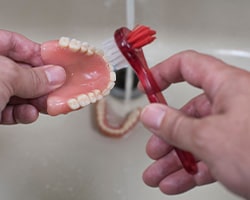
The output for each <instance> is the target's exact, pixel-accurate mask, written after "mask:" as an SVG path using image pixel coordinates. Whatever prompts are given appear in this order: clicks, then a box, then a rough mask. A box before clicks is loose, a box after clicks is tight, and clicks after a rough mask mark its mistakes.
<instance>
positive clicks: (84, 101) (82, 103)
mask: <svg viewBox="0 0 250 200" xmlns="http://www.w3.org/2000/svg"><path fill="white" fill-rule="evenodd" d="M77 101H78V103H79V104H80V106H81V107H85V106H87V105H89V104H90V99H89V97H88V95H86V94H81V95H79V96H78V97H77Z"/></svg>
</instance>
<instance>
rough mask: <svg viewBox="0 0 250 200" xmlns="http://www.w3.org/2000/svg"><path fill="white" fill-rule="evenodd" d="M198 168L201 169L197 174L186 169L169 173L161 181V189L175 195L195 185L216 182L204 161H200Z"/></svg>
mask: <svg viewBox="0 0 250 200" xmlns="http://www.w3.org/2000/svg"><path fill="white" fill-rule="evenodd" d="M198 168H199V171H198V173H197V174H195V175H190V174H188V173H186V171H185V170H184V169H182V170H179V171H176V172H175V173H172V174H169V175H168V176H166V177H164V178H163V179H162V180H161V181H160V183H159V188H160V190H161V191H162V192H163V193H165V194H168V195H175V194H180V193H183V192H186V191H188V190H190V189H192V188H194V187H195V186H201V185H206V184H210V183H213V182H215V179H214V178H213V176H212V175H211V173H210V172H209V170H208V168H207V166H206V165H205V164H204V163H203V162H199V163H198Z"/></svg>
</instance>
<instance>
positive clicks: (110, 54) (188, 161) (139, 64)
mask: <svg viewBox="0 0 250 200" xmlns="http://www.w3.org/2000/svg"><path fill="white" fill-rule="evenodd" d="M155 34H156V31H154V30H151V29H150V28H149V27H147V26H143V25H139V26H137V27H136V28H134V29H133V30H132V31H131V30H130V29H128V28H127V27H121V28H119V29H117V30H116V31H115V33H114V37H113V38H111V39H110V40H108V41H106V42H104V44H103V50H104V52H105V56H106V58H107V60H108V61H109V62H110V64H112V65H113V66H114V67H115V69H116V70H119V69H122V68H125V67H128V66H129V64H130V65H131V67H132V68H133V70H134V71H135V73H136V75H137V77H138V79H139V80H140V82H141V84H142V86H143V88H144V91H145V93H146V94H147V97H148V99H149V101H150V102H151V103H162V104H166V105H167V102H166V100H165V98H164V96H163V95H162V93H161V91H160V88H159V86H158V85H157V83H156V81H155V80H154V78H153V75H152V73H151V71H150V69H149V68H148V65H147V62H146V59H145V57H144V53H143V50H142V47H143V46H145V45H147V44H149V43H151V42H152V41H154V40H155V38H156V37H155V36H154V35H155ZM174 149H175V151H176V153H177V155H178V157H179V159H180V161H181V163H182V165H183V167H184V169H185V170H186V171H187V172H188V173H190V174H196V173H197V172H198V168H197V164H196V162H195V158H194V157H193V155H192V154H191V153H189V152H186V151H183V150H180V149H178V148H176V147H174Z"/></svg>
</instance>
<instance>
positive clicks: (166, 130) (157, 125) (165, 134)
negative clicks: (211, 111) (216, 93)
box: [140, 104, 215, 158]
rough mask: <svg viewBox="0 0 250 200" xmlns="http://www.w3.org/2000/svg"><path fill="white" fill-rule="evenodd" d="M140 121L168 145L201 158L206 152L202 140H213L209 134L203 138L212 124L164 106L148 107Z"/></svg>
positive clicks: (153, 105) (143, 111)
mask: <svg viewBox="0 0 250 200" xmlns="http://www.w3.org/2000/svg"><path fill="white" fill-rule="evenodd" d="M214 117H215V116H214ZM140 120H141V122H142V123H143V124H144V126H145V127H146V128H148V129H149V130H151V131H152V132H153V133H155V134H156V135H157V136H158V137H160V138H162V139H163V140H164V141H166V142H167V143H169V144H171V145H173V146H175V147H178V148H180V149H183V150H186V151H189V152H191V153H195V154H196V155H197V156H199V158H201V157H200V156H201V154H202V151H201V149H202V150H205V146H206V144H203V141H200V140H201V139H205V141H206V142H207V143H209V142H212V141H210V140H213V138H212V136H210V135H209V134H207V135H205V137H204V138H203V136H204V133H206V131H204V130H205V128H206V127H207V126H208V127H209V124H210V123H206V120H205V119H203V120H204V121H203V122H202V121H201V120H199V119H196V118H193V117H189V116H187V115H185V114H184V113H182V112H180V111H178V110H175V109H173V108H170V107H168V106H165V105H162V104H150V105H147V106H146V107H145V108H144V109H143V110H142V112H141V116H140ZM214 131H215V130H214ZM205 141H204V143H205ZM201 145H204V146H202V147H201Z"/></svg>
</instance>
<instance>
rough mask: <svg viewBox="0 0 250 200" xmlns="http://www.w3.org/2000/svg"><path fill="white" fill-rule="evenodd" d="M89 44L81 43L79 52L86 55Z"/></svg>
mask: <svg viewBox="0 0 250 200" xmlns="http://www.w3.org/2000/svg"><path fill="white" fill-rule="evenodd" d="M88 48H89V44H88V43H87V42H83V43H82V45H81V52H82V53H86V52H87V51H88Z"/></svg>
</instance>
